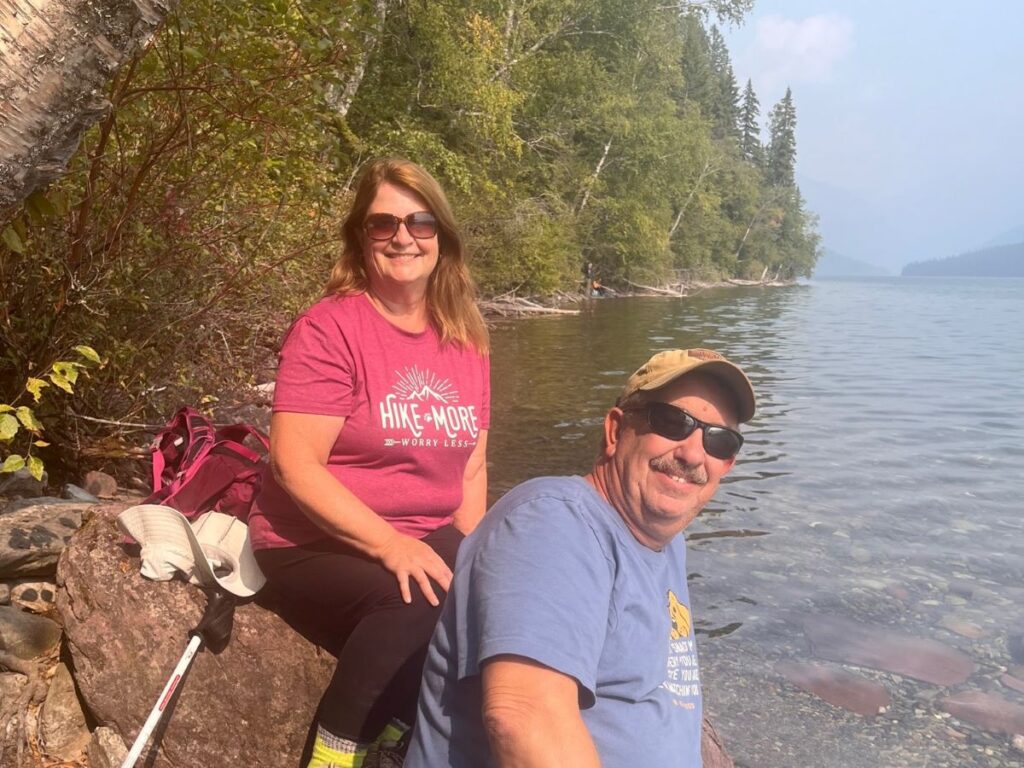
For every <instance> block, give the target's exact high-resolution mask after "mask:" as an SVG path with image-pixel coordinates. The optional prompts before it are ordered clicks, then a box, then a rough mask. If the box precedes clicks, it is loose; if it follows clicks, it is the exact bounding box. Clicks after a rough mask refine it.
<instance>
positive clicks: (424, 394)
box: [405, 386, 448, 403]
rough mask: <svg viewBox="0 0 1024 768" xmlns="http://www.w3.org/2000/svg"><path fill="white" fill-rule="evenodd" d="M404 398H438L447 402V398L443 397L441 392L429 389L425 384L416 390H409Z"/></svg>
mask: <svg viewBox="0 0 1024 768" xmlns="http://www.w3.org/2000/svg"><path fill="white" fill-rule="evenodd" d="M405 399H406V400H440V401H441V402H442V403H447V402H448V398H447V397H445V396H444V395H442V394H440V393H438V392H435V391H434V390H433V389H431V388H430V387H427V386H425V387H423V388H422V389H420V390H419V391H418V392H411V393H410V394H408V395H406V397H405Z"/></svg>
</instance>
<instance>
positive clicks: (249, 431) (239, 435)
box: [217, 423, 270, 452]
mask: <svg viewBox="0 0 1024 768" xmlns="http://www.w3.org/2000/svg"><path fill="white" fill-rule="evenodd" d="M250 435H251V436H252V437H254V438H256V441H257V442H258V443H259V444H260V445H262V446H263V450H265V451H268V452H269V451H270V439H269V438H268V437H267V436H266V435H265V434H264V433H263V431H262V430H260V429H257V428H256V427H254V426H253V425H252V424H244V423H240V424H228V425H227V426H224V427H221V428H220V429H218V430H217V441H218V442H220V441H221V440H231V441H232V442H235V443H238V444H239V445H242V446H244V445H245V439H246V438H247V437H249V436H250Z"/></svg>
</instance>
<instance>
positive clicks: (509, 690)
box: [405, 349, 755, 768]
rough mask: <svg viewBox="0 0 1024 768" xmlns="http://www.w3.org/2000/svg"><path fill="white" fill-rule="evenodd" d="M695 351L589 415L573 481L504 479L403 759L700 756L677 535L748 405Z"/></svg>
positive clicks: (555, 762)
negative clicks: (591, 447)
mask: <svg viewBox="0 0 1024 768" xmlns="http://www.w3.org/2000/svg"><path fill="white" fill-rule="evenodd" d="M754 405H755V403H754V392H753V388H752V387H751V385H750V382H749V381H748V379H747V377H746V376H745V375H744V373H743V371H742V370H740V369H739V368H738V367H736V366H735V365H733V364H732V363H730V362H729V361H728V360H726V359H725V358H724V357H722V356H721V355H719V354H718V353H716V352H713V351H711V350H707V349H690V350H672V351H668V352H660V353H658V354H656V355H655V356H654V357H652V358H651V359H650V360H649V361H648V362H647V363H645V364H644V365H643V367H641V368H640V369H639V370H638V371H636V373H634V374H633V375H632V376H631V377H630V378H629V380H628V381H627V383H626V385H625V388H624V389H623V390H622V393H621V394H620V396H619V398H618V400H617V401H616V404H615V406H614V407H613V408H612V409H611V410H609V411H608V413H607V415H606V416H605V419H604V432H603V439H602V444H601V450H600V453H599V455H598V457H597V460H596V462H595V464H594V466H593V469H592V470H591V472H590V474H588V475H587V476H586V477H543V478H538V479H535V480H531V481H528V482H526V483H523V484H522V485H519V486H518V487H516V488H514V489H513V490H512V491H510V492H509V493H508V494H507V495H505V496H504V497H503V498H502V499H501V500H500V501H499V502H498V503H497V504H496V505H495V506H494V507H493V508H492V509H491V510H490V512H488V514H487V517H486V519H485V520H484V522H483V523H482V524H481V525H480V527H479V528H478V529H477V530H476V532H474V533H473V535H472V536H470V537H469V538H468V539H467V540H466V541H465V543H464V544H463V547H462V552H461V553H460V555H459V559H458V565H457V567H456V569H455V577H454V580H453V582H452V586H451V588H450V590H449V592H448V598H447V601H446V604H445V607H444V610H443V612H442V615H441V620H440V623H439V625H438V629H437V632H436V633H435V634H434V637H433V640H432V641H431V644H430V651H429V653H428V655H427V664H426V668H425V670H424V680H423V687H422V691H421V694H420V703H419V711H418V715H417V720H416V726H415V728H414V730H413V737H412V745H411V747H410V751H409V754H408V757H407V758H406V762H405V768H440V767H441V766H450V767H451V768H489V767H490V766H501V767H504V766H522V767H524V768H529V767H531V766H573V767H574V768H582V767H583V766H600V765H604V766H609V767H614V768H624V767H626V766H636V768H670V767H671V768H690V767H693V766H699V765H700V764H701V754H700V742H701V720H702V714H701V686H700V677H699V675H698V672H697V650H696V645H695V640H694V626H693V618H692V616H691V613H690V600H689V593H688V591H687V585H686V559H685V558H686V552H685V541H684V538H683V536H681V535H680V534H681V532H682V531H683V529H684V528H686V526H687V525H689V524H690V522H692V521H693V519H694V518H695V517H696V516H697V513H698V512H700V510H701V509H702V508H703V507H704V505H705V504H707V503H708V501H709V500H710V499H711V497H712V496H713V495H714V493H715V490H716V489H717V488H718V483H719V481H720V480H721V479H722V477H724V476H725V474H726V473H728V472H729V470H731V469H732V467H733V464H734V463H735V461H736V454H737V452H738V451H739V449H740V446H741V445H742V444H743V438H742V436H741V435H740V433H739V431H738V428H739V425H740V424H741V423H744V422H746V421H749V420H750V419H751V418H752V417H753V415H754Z"/></svg>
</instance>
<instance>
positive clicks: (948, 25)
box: [723, 0, 1024, 266]
mask: <svg viewBox="0 0 1024 768" xmlns="http://www.w3.org/2000/svg"><path fill="white" fill-rule="evenodd" d="M1022 29H1024V2H1019V1H1018V0H1002V1H1000V2H997V1H996V0H975V2H972V3H967V4H965V3H963V2H959V3H955V4H954V3H953V2H951V0H932V1H931V2H925V0H895V1H894V2H886V3H883V2H879V1H878V0H874V2H871V1H870V0H860V1H859V2H857V1H855V0H757V2H756V5H755V7H754V10H753V12H752V13H751V14H750V15H749V16H748V17H747V19H746V21H745V23H744V24H743V26H742V27H740V28H733V29H723V32H724V33H725V35H726V39H727V41H728V43H729V48H730V52H731V54H732V59H733V67H734V69H735V71H736V79H737V81H738V82H739V85H740V88H741V89H742V88H743V86H744V85H745V84H746V81H747V78H748V77H749V78H750V79H751V80H752V81H753V84H754V90H755V92H756V93H757V95H758V98H759V100H760V102H761V113H762V117H767V114H768V111H769V109H770V108H771V106H772V105H773V104H774V103H775V102H776V101H778V99H779V98H780V97H781V96H782V95H783V93H784V92H785V89H786V86H787V85H789V86H791V87H792V89H793V96H794V101H795V103H796V109H797V152H798V157H797V174H798V177H799V178H800V180H801V187H802V188H804V191H805V194H806V195H807V197H808V198H809V200H810V202H811V204H812V205H811V207H812V208H813V207H815V204H816V203H817V204H818V207H819V208H820V209H821V210H819V213H821V215H822V222H821V231H822V233H823V234H824V235H825V245H826V246H831V247H833V248H835V249H837V250H843V248H842V247H841V246H845V247H846V250H857V251H862V252H858V253H849V254H848V255H850V256H854V257H857V258H863V259H868V260H872V261H876V262H879V263H886V264H888V265H890V266H893V265H895V264H901V263H902V262H905V261H908V260H912V259H916V258H928V257H936V256H946V255H951V254H954V253H959V252H963V251H965V250H971V249H973V248H975V247H978V246H982V245H984V244H986V243H987V242H988V241H989V240H991V239H992V238H995V237H997V236H999V235H1000V234H1002V233H1003V232H1005V231H1006V230H1011V229H1015V228H1019V227H1022V226H1024V44H1022V37H1021V35H1022ZM815 198H817V199H815ZM861 203H863V206H864V210H863V212H860V211H859V210H858V205H860V204H861ZM851 209H853V210H851ZM844 216H845V219H846V220H845V221H840V219H842V218H843V217H844ZM880 217H886V218H888V219H889V221H888V222H886V221H881V222H877V223H878V224H879V226H878V227H877V229H876V230H875V231H874V232H872V233H867V232H861V235H862V240H863V239H864V238H867V237H869V236H870V235H875V236H877V237H878V238H880V239H881V240H884V241H886V242H888V241H891V240H893V239H896V240H901V241H902V242H901V244H900V245H899V246H898V248H897V249H893V248H890V247H888V246H887V245H886V244H885V243H883V242H879V243H878V244H877V248H876V250H875V251H874V252H867V251H870V249H869V248H867V247H865V246H864V243H863V242H861V241H858V240H857V238H856V235H855V233H854V232H853V227H854V226H855V224H857V223H859V224H860V226H862V227H863V228H865V229H867V228H871V227H873V225H874V224H875V223H876V221H877V220H878V219H879V218H880ZM830 233H831V234H833V237H831V238H830ZM830 239H832V240H835V241H837V242H829V241H830ZM1022 239H1024V237H1022Z"/></svg>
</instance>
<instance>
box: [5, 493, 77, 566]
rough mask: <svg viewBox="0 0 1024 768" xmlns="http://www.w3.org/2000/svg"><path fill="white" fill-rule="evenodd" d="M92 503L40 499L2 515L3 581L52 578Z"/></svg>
mask: <svg viewBox="0 0 1024 768" xmlns="http://www.w3.org/2000/svg"><path fill="white" fill-rule="evenodd" d="M91 507H92V505H91V504H84V503H81V502H69V501H63V500H61V499H54V500H52V501H47V500H44V499H37V500H35V501H34V502H33V503H32V504H29V505H28V506H18V507H17V508H16V509H15V510H14V511H10V510H8V511H7V512H5V513H4V514H2V515H0V579H10V578H15V577H19V576H51V575H53V572H54V571H55V570H56V568H57V558H58V557H60V553H61V551H62V550H63V549H64V547H65V545H66V544H67V542H68V540H69V539H70V538H71V535H72V534H73V533H74V532H75V531H76V530H78V527H79V526H80V525H81V524H82V513H83V512H84V511H85V510H87V509H90V508H91Z"/></svg>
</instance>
